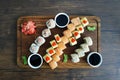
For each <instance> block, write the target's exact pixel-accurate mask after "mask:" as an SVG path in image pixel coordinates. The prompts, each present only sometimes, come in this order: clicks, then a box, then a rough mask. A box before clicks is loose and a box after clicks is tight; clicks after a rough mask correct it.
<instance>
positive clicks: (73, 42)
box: [69, 37, 77, 46]
mask: <svg viewBox="0 0 120 80" xmlns="http://www.w3.org/2000/svg"><path fill="white" fill-rule="evenodd" d="M69 41H70V45H71V46H74V45H76V44H77V41H76V39H75V38H74V37H71V38H69Z"/></svg>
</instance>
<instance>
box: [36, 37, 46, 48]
mask: <svg viewBox="0 0 120 80" xmlns="http://www.w3.org/2000/svg"><path fill="white" fill-rule="evenodd" d="M35 43H36V44H37V45H38V46H42V45H43V44H44V43H45V39H44V38H43V37H42V36H38V37H37V38H36V40H35Z"/></svg>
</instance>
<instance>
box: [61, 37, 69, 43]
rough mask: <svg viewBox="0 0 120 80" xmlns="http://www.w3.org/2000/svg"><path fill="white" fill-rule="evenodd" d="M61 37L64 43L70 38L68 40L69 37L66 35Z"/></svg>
mask: <svg viewBox="0 0 120 80" xmlns="http://www.w3.org/2000/svg"><path fill="white" fill-rule="evenodd" d="M61 39H62V42H63V43H64V44H67V43H69V40H68V38H67V37H66V36H63V37H61Z"/></svg>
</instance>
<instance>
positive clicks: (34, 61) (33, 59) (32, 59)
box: [28, 53, 43, 69]
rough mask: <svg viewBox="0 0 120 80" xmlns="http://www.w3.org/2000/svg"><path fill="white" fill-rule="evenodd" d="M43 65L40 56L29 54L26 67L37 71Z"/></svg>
mask: <svg viewBox="0 0 120 80" xmlns="http://www.w3.org/2000/svg"><path fill="white" fill-rule="evenodd" d="M42 64H43V58H42V56H41V55H40V54H38V53H37V54H31V55H30V56H29V57H28V65H29V66H30V67H31V68H33V69H38V68H40V67H41V66H42Z"/></svg>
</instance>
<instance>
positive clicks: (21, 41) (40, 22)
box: [17, 15, 100, 68]
mask: <svg viewBox="0 0 120 80" xmlns="http://www.w3.org/2000/svg"><path fill="white" fill-rule="evenodd" d="M74 17H80V18H83V17H86V18H87V19H88V20H89V23H90V24H89V25H91V26H92V25H94V26H96V30H95V31H92V32H91V31H88V30H87V29H86V28H85V31H84V33H83V34H81V38H79V39H77V42H78V43H77V45H75V46H70V44H69V43H68V44H66V46H67V48H66V49H65V50H63V52H64V53H65V54H68V56H69V59H68V62H67V63H64V62H63V55H62V56H60V58H61V60H60V61H59V62H58V67H57V68H90V66H89V65H88V63H87V61H86V58H87V55H88V54H89V52H87V53H86V55H85V56H84V57H82V58H80V62H79V63H73V62H71V58H70V54H72V53H74V50H75V49H76V48H79V46H80V44H82V43H83V38H84V37H87V36H90V37H91V38H92V40H93V45H92V46H90V47H89V48H90V52H93V51H94V52H99V51H100V18H99V17H96V16H79V15H76V16H70V19H72V18H74ZM51 18H54V16H23V17H20V18H19V19H18V20H17V64H18V66H19V67H21V68H30V67H29V66H28V65H24V64H23V61H22V56H23V55H25V56H27V57H28V56H29V55H30V54H31V53H30V51H29V47H30V45H31V44H32V43H33V42H34V40H35V39H36V38H37V37H38V36H40V35H41V34H42V30H43V29H45V28H47V27H46V21H47V20H49V19H51ZM29 20H32V21H34V22H35V23H36V26H37V28H36V33H35V34H32V35H24V34H23V33H22V32H21V24H22V23H23V22H24V21H29ZM66 29H67V28H58V27H56V28H54V29H51V33H52V35H51V36H50V37H48V38H45V39H46V42H45V44H44V45H42V46H41V47H40V48H39V51H38V53H39V54H40V55H42V56H44V55H45V54H46V49H47V48H49V47H50V41H51V40H54V35H55V34H59V35H60V36H63V31H65V30H66ZM41 68H49V65H48V64H47V63H46V62H45V61H44V62H43V65H42V66H41Z"/></svg>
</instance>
